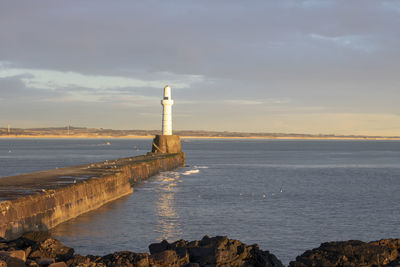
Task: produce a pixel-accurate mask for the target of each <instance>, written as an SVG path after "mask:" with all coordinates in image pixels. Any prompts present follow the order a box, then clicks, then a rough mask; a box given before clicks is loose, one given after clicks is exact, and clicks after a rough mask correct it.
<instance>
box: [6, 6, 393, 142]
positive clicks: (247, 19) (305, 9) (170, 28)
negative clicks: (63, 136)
mask: <svg viewBox="0 0 400 267" xmlns="http://www.w3.org/2000/svg"><path fill="white" fill-rule="evenodd" d="M399 48H400V0H383V1H377V0H352V1H348V0H270V1H267V0H252V1H242V0H241V1H239V0H226V1H223V0H201V1H200V0H197V1H195V0H169V1H165V0H157V1H156V0H147V1H139V0H138V1H132V0H129V1H128V0H119V1H105V0H85V1H77V0H69V1H60V0H41V1H33V0H29V1H27V0H0V127H6V126H7V124H11V126H12V127H21V128H28V127H56V126H65V125H73V126H80V127H95V128H113V129H160V128H161V112H162V107H161V105H160V100H161V98H162V90H163V87H164V86H165V85H167V84H168V85H170V87H171V88H172V98H173V99H174V101H175V105H174V106H173V127H174V129H176V130H216V131H240V132H275V133H277V132H278V133H309V134H360V135H397V136H398V135H400V49H399Z"/></svg>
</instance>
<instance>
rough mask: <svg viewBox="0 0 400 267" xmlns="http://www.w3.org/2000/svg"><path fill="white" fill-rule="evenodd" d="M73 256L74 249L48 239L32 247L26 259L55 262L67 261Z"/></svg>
mask: <svg viewBox="0 0 400 267" xmlns="http://www.w3.org/2000/svg"><path fill="white" fill-rule="evenodd" d="M73 255H74V249H73V248H70V247H66V246H64V245H63V244H61V242H60V241H58V240H56V239H54V238H48V239H46V240H45V241H43V242H40V243H36V244H34V245H33V246H32V252H31V253H30V254H29V256H28V258H30V259H38V258H55V259H56V261H67V260H69V259H71V258H72V256H73Z"/></svg>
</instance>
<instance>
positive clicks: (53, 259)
mask: <svg viewBox="0 0 400 267" xmlns="http://www.w3.org/2000/svg"><path fill="white" fill-rule="evenodd" d="M399 249H400V239H384V240H380V241H374V242H369V243H365V242H361V241H343V242H330V243H324V244H322V245H321V246H320V247H319V248H316V249H313V250H308V251H306V252H305V253H303V254H302V255H300V256H298V257H297V258H296V260H295V261H292V262H291V263H290V264H289V267H319V266H325V267H379V266H382V267H383V266H388V267H394V266H400V254H399ZM149 250H150V254H149V253H135V252H130V251H121V252H115V253H112V254H108V255H105V256H93V255H88V256H82V255H79V254H74V249H73V248H70V247H66V246H64V245H63V244H61V243H60V242H59V241H58V240H56V239H53V238H51V236H50V235H49V234H48V232H31V233H26V234H24V235H23V236H22V237H20V238H18V239H16V240H14V241H9V242H0V266H15V267H19V266H21V267H23V266H49V267H66V266H70V267H73V266H79V267H94V266H99V267H111V266H115V267H120V266H121V267H122V266H130V267H135V266H137V267H156V266H157V267H170V266H176V267H183V266H184V267H212V266H226V267H228V266H235V267H239V266H247V267H250V266H254V267H283V265H282V263H281V262H280V261H279V260H278V259H277V258H276V257H275V256H274V255H273V254H271V253H269V252H268V251H262V250H261V249H259V248H258V246H257V245H246V244H243V243H242V242H240V241H238V240H234V239H228V238H227V237H226V236H217V237H212V238H210V237H208V236H205V237H204V238H203V239H202V240H199V241H191V242H188V241H185V240H179V241H176V242H174V243H168V242H167V241H162V242H160V243H155V244H151V245H150V246H149Z"/></svg>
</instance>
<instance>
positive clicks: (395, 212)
mask: <svg viewBox="0 0 400 267" xmlns="http://www.w3.org/2000/svg"><path fill="white" fill-rule="evenodd" d="M187 141H188V142H183V143H182V145H183V150H184V152H185V153H186V166H185V167H182V168H179V169H177V170H175V171H170V172H164V173H161V174H159V175H157V176H155V177H152V178H150V179H148V180H147V181H144V182H143V183H141V184H139V185H138V186H137V187H136V188H135V192H134V193H133V194H131V195H129V196H126V197H123V198H121V199H119V200H117V201H114V202H112V203H109V204H106V205H104V206H103V207H101V208H100V209H97V210H95V211H92V212H89V213H86V214H84V215H81V216H79V217H78V218H75V219H72V220H70V221H68V222H65V223H63V224H61V225H59V226H57V227H56V228H55V229H53V230H52V232H53V235H54V236H55V237H56V238H58V239H60V240H61V241H62V242H63V243H64V244H66V245H68V246H71V247H73V248H74V249H75V251H76V253H79V254H83V255H86V254H92V255H104V254H108V253H112V252H115V251H121V250H130V251H135V252H148V245H149V244H151V243H154V242H160V241H161V240H163V239H166V240H168V241H170V242H172V241H176V240H179V239H185V240H198V239H201V238H202V237H203V236H204V235H208V236H216V235H226V236H228V237H229V238H232V239H239V240H241V241H242V242H244V243H247V244H254V243H257V244H258V245H259V247H260V248H261V249H262V250H268V251H270V252H271V253H273V254H275V255H276V256H277V257H278V258H279V259H280V260H282V262H283V263H284V264H286V265H287V264H288V263H289V262H290V261H291V260H294V259H295V257H296V256H298V255H300V254H301V253H303V252H304V251H305V250H308V249H312V248H315V247H318V246H319V245H320V244H321V243H323V242H327V241H339V240H350V239H356V240H363V241H372V240H379V239H382V238H399V237H400V227H399V222H400V206H398V204H399V203H400V193H399V192H400V142H398V141H367V140H356V141H350V140H346V141H336V140H324V141H322V140H321V141H318V140H230V139H229V140H217V139H199V140H196V139H189V140H187ZM107 142H110V143H109V144H108V143H107ZM150 148H151V140H149V139H140V140H136V139H129V140H128V139H112V140H102V139H1V140H0V176H1V177H4V176H10V175H17V174H21V173H28V172H34V171H40V170H44V169H54V168H56V167H65V166H71V165H75V164H83V163H91V162H96V161H103V160H106V159H115V158H123V157H129V156H136V155H143V154H145V153H147V152H148V151H149V150H150Z"/></svg>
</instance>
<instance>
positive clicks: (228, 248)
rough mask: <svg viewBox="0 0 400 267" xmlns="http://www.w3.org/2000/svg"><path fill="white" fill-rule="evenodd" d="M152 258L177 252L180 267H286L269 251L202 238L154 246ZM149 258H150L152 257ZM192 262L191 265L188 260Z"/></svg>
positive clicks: (235, 242) (227, 241)
mask: <svg viewBox="0 0 400 267" xmlns="http://www.w3.org/2000/svg"><path fill="white" fill-rule="evenodd" d="M149 249H150V253H151V256H153V255H157V254H159V253H160V252H162V251H170V250H173V251H175V252H176V255H177V256H178V259H179V260H180V264H181V265H184V264H187V263H198V264H199V266H208V265H210V266H214V265H216V266H223V265H226V266H255V267H257V266H265V267H281V266H282V267H283V265H282V263H281V262H280V261H279V260H278V259H277V258H276V257H275V256H274V255H272V254H270V253H269V252H268V251H261V250H260V249H259V248H258V246H257V245H250V246H249V245H246V244H243V243H242V242H240V241H238V240H234V239H228V238H227V237H226V236H217V237H213V238H210V237H208V236H205V237H203V239H202V240H200V241H192V242H187V241H185V240H179V241H176V242H174V243H171V244H169V243H168V242H167V241H165V240H164V241H162V242H161V243H155V244H151V245H150V246H149ZM151 256H150V257H151ZM187 257H188V258H189V261H187V259H188V258H187Z"/></svg>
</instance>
